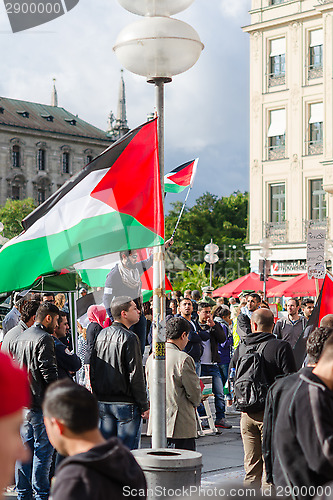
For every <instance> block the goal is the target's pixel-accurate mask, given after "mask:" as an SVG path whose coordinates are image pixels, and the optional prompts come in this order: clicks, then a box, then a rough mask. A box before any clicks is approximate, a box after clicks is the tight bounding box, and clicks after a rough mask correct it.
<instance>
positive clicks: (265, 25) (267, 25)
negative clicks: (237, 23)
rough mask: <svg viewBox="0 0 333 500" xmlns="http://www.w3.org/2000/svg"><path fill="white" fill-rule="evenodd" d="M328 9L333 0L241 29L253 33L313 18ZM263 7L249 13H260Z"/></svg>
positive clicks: (332, 7)
mask: <svg viewBox="0 0 333 500" xmlns="http://www.w3.org/2000/svg"><path fill="white" fill-rule="evenodd" d="M328 10H332V11H333V2H332V3H330V4H324V5H316V6H315V8H314V9H312V10H309V11H305V12H297V13H295V14H290V15H287V16H282V17H276V18H274V19H270V20H268V21H262V22H259V23H254V24H250V25H248V26H243V27H242V30H243V31H244V32H245V33H253V32H255V31H264V30H266V29H271V28H272V27H274V28H276V27H279V26H285V25H287V24H292V23H294V22H299V21H302V20H309V19H312V18H313V19H315V18H318V17H320V16H321V15H322V12H326V11H328ZM262 12H263V9H257V10H255V11H251V12H250V13H251V14H259V13H262Z"/></svg>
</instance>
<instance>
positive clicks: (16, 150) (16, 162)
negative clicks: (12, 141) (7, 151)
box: [12, 145, 21, 199]
mask: <svg viewBox="0 0 333 500" xmlns="http://www.w3.org/2000/svg"><path fill="white" fill-rule="evenodd" d="M12 165H13V167H15V168H19V167H20V166H21V161H20V146H17V145H14V146H13V149H12ZM15 199H16V198H15Z"/></svg>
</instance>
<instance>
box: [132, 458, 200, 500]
mask: <svg viewBox="0 0 333 500" xmlns="http://www.w3.org/2000/svg"><path fill="white" fill-rule="evenodd" d="M132 453H133V455H134V457H135V459H136V461H137V462H138V464H139V465H140V467H141V468H142V470H143V472H144V474H145V476H146V481H147V487H148V490H149V491H148V493H149V497H150V498H154V497H164V496H165V497H167V496H174V495H172V494H170V493H172V492H174V491H175V490H179V489H181V491H183V490H184V489H186V488H190V487H191V486H192V487H193V486H194V487H196V488H197V489H198V490H199V487H200V484H201V469H202V454H201V453H198V452H196V451H188V450H178V449H171V448H170V449H169V448H158V449H155V450H152V449H146V448H145V449H140V450H133V451H132ZM196 488H194V490H195V489H196ZM192 491H193V489H192ZM178 496H179V495H178ZM181 496H183V495H181Z"/></svg>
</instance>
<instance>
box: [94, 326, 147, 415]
mask: <svg viewBox="0 0 333 500" xmlns="http://www.w3.org/2000/svg"><path fill="white" fill-rule="evenodd" d="M90 380H91V387H92V390H93V392H94V393H95V394H96V396H97V398H98V400H99V401H103V402H107V403H112V402H113V403H134V404H137V406H138V407H139V408H140V411H141V413H143V412H144V411H146V410H148V407H149V405H148V401H147V392H146V384H145V379H144V372H143V366H142V357H141V350H140V342H139V339H138V337H137V336H136V335H135V333H133V332H131V331H130V330H128V329H127V328H126V327H125V326H123V325H122V324H121V323H118V322H117V321H115V322H114V323H113V324H112V325H111V326H109V327H108V328H104V329H103V330H102V331H101V332H100V333H99V334H98V336H97V337H96V341H95V345H94V348H93V351H92V354H91V358H90Z"/></svg>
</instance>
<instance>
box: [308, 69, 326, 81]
mask: <svg viewBox="0 0 333 500" xmlns="http://www.w3.org/2000/svg"><path fill="white" fill-rule="evenodd" d="M322 76H323V67H322V66H312V67H311V66H310V67H309V69H308V79H309V80H314V79H315V78H322Z"/></svg>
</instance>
